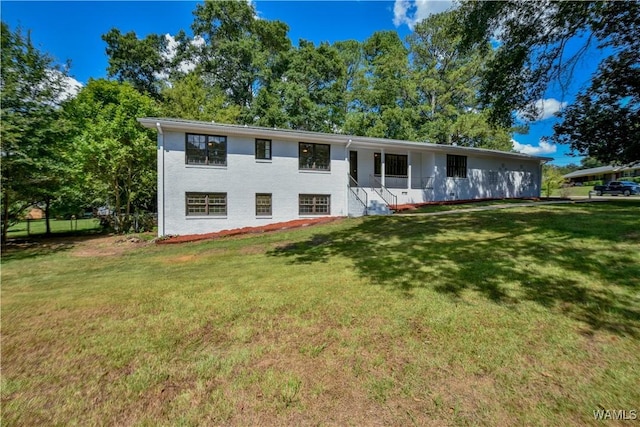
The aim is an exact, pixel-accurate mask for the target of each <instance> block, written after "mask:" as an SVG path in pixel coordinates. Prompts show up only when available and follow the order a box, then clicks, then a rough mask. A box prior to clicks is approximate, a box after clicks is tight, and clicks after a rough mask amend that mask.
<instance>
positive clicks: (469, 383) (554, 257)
mask: <svg viewBox="0 0 640 427" xmlns="http://www.w3.org/2000/svg"><path fill="white" fill-rule="evenodd" d="M639 213H640V200H636V201H629V200H625V201H615V202H601V203H589V204H575V205H549V206H539V207H528V208H525V207H513V208H510V209H508V210H504V211H485V212H475V213H464V212H460V213H459V214H455V215H445V216H441V217H420V216H417V217H393V216H390V217H368V218H361V219H348V220H342V221H337V222H333V223H330V224H326V225H321V226H314V227H306V228H302V229H296V230H289V231H284V232H276V233H268V234H263V235H248V236H243V237H235V238H226V239H221V240H216V241H207V242H198V243H190V244H183V245H157V246H156V245H153V244H149V243H143V242H134V243H132V241H130V240H127V239H124V238H122V237H119V238H114V237H105V236H101V237H92V238H86V237H85V238H82V239H68V240H65V239H58V240H51V241H49V242H48V243H47V245H46V246H45V247H28V248H23V249H20V250H19V251H17V250H12V251H9V252H7V253H5V254H4V256H3V261H2V264H3V265H2V295H1V296H2V301H1V303H2V306H1V307H2V342H1V345H2V347H1V348H2V382H1V389H2V394H1V398H2V418H3V419H2V422H3V425H7V426H10V425H24V426H34V425H114V424H115V425H141V426H156V425H167V426H168V425H194V426H198V425H341V426H342V425H398V426H400V425H401V426H406V425H433V424H436V425H491V426H494V425H558V424H562V425H580V426H582V425H589V424H596V421H595V420H594V415H593V413H594V410H598V409H606V410H612V411H618V410H625V411H627V412H626V414H627V415H628V414H630V412H629V411H632V410H640V387H638V384H640V370H639V369H638V367H639V366H640V221H639ZM613 423H614V424H615V422H613Z"/></svg>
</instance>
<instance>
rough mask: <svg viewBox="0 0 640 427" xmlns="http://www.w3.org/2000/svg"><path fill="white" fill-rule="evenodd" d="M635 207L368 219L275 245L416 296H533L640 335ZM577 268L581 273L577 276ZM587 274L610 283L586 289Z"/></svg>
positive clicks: (596, 323)
mask: <svg viewBox="0 0 640 427" xmlns="http://www.w3.org/2000/svg"><path fill="white" fill-rule="evenodd" d="M637 218H638V217H637V205H632V206H630V205H628V204H626V205H625V204H622V205H616V204H589V205H580V206H571V207H567V208H550V209H535V210H532V211H531V212H526V211H523V210H518V211H513V210H508V211H500V212H496V211H490V212H480V213H474V214H460V215H455V216H451V215H447V216H442V217H370V218H366V219H365V220H363V221H362V222H359V223H358V224H357V225H355V226H354V227H351V228H349V229H346V230H341V231H336V232H331V233H326V234H317V235H314V236H313V237H312V238H311V239H309V240H307V241H304V242H299V243H292V244H289V245H286V246H282V247H279V248H276V249H275V250H273V251H272V252H270V255H272V256H277V257H286V258H289V259H290V260H291V262H293V263H302V264H304V263H317V262H326V261H327V260H328V259H329V258H330V257H333V256H342V257H347V258H350V259H351V260H352V261H353V263H354V265H355V266H356V268H357V269H358V271H359V273H360V274H361V275H363V276H365V277H368V278H369V279H370V280H372V281H373V282H374V283H376V284H380V285H384V286H389V287H392V288H393V289H395V290H398V291H399V292H401V293H402V295H403V296H405V297H407V298H411V297H412V294H413V291H414V290H415V289H416V288H423V287H424V288H429V287H430V288H432V289H434V290H435V291H436V292H440V293H443V294H447V295H450V296H451V297H452V298H454V299H457V298H460V296H461V295H462V293H463V292H465V291H473V292H476V293H478V294H479V295H482V296H483V297H485V298H487V299H489V300H491V301H493V302H495V303H498V304H505V305H514V306H515V305H516V304H518V303H519V302H523V301H533V302H535V303H537V304H540V305H542V306H544V307H548V308H550V309H551V308H553V309H555V310H560V311H561V312H563V313H565V314H566V315H567V316H570V317H572V318H575V319H577V320H580V321H583V322H586V323H587V324H589V325H590V327H591V328H592V329H594V330H597V329H606V330H609V331H612V332H615V333H617V334H623V335H633V336H640V308H639V307H638V303H637V301H636V300H635V299H634V298H635V297H634V295H637V292H638V291H640V265H639V264H638V262H637V258H635V259H634V257H633V254H625V253H620V254H616V253H615V252H613V253H612V252H608V253H605V254H603V253H601V250H602V247H607V248H608V247H610V246H611V245H615V244H616V243H632V244H638V246H639V247H640V230H639V229H638V219H637ZM576 273H579V274H576ZM575 277H589V278H591V279H594V280H597V281H599V282H600V283H605V284H606V286H590V285H589V284H587V283H580V282H579V281H577V280H576V279H575Z"/></svg>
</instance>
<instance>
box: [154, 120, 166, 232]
mask: <svg viewBox="0 0 640 427" xmlns="http://www.w3.org/2000/svg"><path fill="white" fill-rule="evenodd" d="M156 129H158V148H159V149H160V153H161V155H160V156H159V160H161V161H162V168H161V170H162V182H160V184H161V186H162V202H161V204H162V227H158V235H160V236H164V235H165V223H164V217H165V215H164V212H165V189H164V187H165V185H164V182H165V178H164V175H165V174H164V151H165V150H164V131H163V130H162V125H161V124H160V122H156ZM160 194H161V193H160V192H158V195H160ZM159 207H160V204H159ZM158 221H160V218H158ZM158 225H159V224H158Z"/></svg>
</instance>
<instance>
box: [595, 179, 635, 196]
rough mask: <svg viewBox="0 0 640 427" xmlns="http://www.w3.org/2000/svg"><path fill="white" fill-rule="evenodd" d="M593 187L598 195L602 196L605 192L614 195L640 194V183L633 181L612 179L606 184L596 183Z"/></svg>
mask: <svg viewBox="0 0 640 427" xmlns="http://www.w3.org/2000/svg"><path fill="white" fill-rule="evenodd" d="M593 189H594V190H595V192H596V195H598V196H602V195H603V194H612V195H614V196H617V195H618V194H622V195H624V196H630V195H632V194H640V184H637V183H635V182H631V181H611V182H610V183H608V184H605V185H596V186H594V187H593Z"/></svg>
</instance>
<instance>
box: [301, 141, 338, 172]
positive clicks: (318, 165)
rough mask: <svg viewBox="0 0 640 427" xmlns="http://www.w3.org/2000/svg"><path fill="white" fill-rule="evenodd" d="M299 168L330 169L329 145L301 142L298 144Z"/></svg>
mask: <svg viewBox="0 0 640 427" xmlns="http://www.w3.org/2000/svg"><path fill="white" fill-rule="evenodd" d="M298 150H299V152H298V154H299V163H298V166H299V169H300V170H325V171H328V170H331V146H330V145H329V144H312V143H309V142H301V143H300V144H299V146H298Z"/></svg>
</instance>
